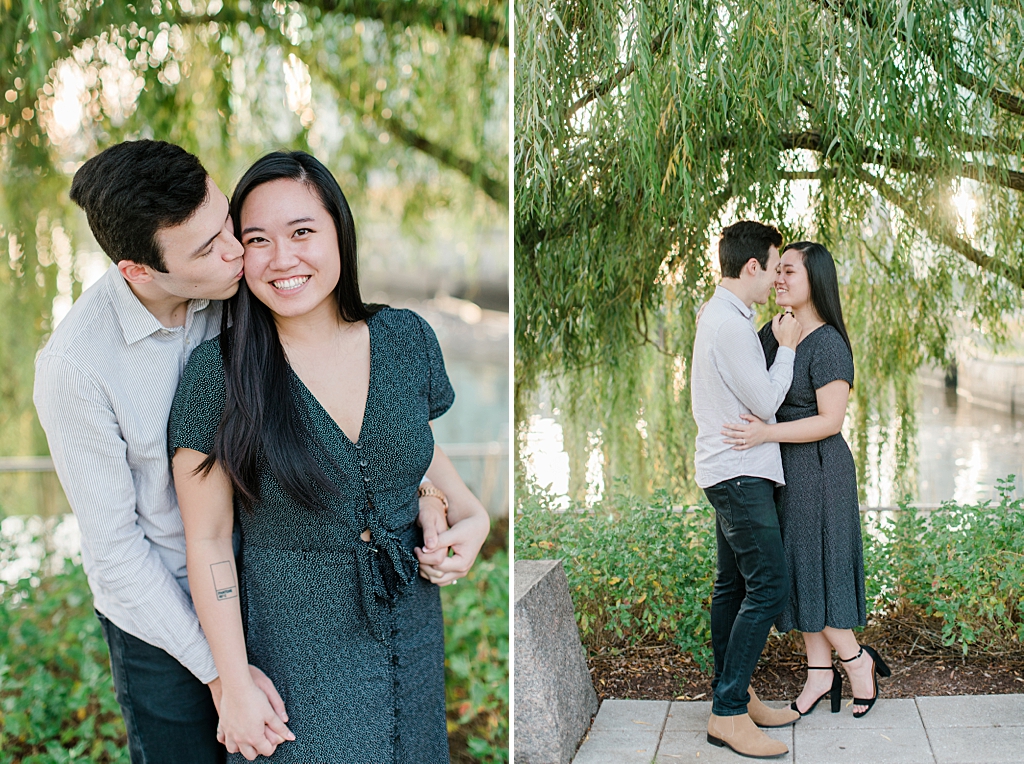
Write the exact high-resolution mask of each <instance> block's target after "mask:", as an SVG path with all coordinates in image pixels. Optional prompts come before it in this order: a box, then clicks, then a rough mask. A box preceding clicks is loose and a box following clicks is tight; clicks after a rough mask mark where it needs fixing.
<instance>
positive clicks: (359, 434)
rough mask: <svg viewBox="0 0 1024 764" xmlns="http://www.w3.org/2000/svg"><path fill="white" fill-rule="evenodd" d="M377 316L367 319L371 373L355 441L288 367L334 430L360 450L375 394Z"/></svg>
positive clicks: (368, 376) (289, 368) (289, 366)
mask: <svg viewBox="0 0 1024 764" xmlns="http://www.w3.org/2000/svg"><path fill="white" fill-rule="evenodd" d="M376 315H377V314H376V313H375V314H373V315H372V316H370V317H369V318H367V319H366V330H367V339H368V341H369V343H370V373H369V374H368V375H367V380H366V401H365V402H364V403H363V415H362V418H361V419H360V420H359V430H358V431H357V432H356V437H355V439H354V440H353V439H352V438H351V437H349V434H348V433H347V432H345V430H344V428H342V426H341V425H340V424H338V422H337V421H336V420H335V418H334V417H333V416H331V412H330V411H328V410H327V409H326V408H325V407H324V405H323V404H322V403H321V402H320V399H319V398H317V397H316V396H315V395H313V391H312V390H310V389H309V388H308V387H306V383H305V382H303V381H302V377H300V376H299V375H298V374H296V373H295V369H293V368H292V367H291V364H289V365H288V371H290V372H291V374H292V376H293V377H295V379H296V381H297V382H298V383H299V384H300V385H301V386H302V389H303V390H304V391H305V392H306V395H307V396H308V397H309V398H310V400H312V401H313V403H315V404H316V407H317V408H318V409H320V411H321V412H322V413H323V415H324V417H325V418H326V419H327V421H328V422H330V423H331V424H332V425H334V429H335V430H337V431H338V433H339V434H340V435H341V437H342V438H344V439H345V442H346V443H351V444H352V445H354V446H356V447H358V448H361V446H360V445H359V441H360V439H361V438H362V437H363V431H364V430H365V429H366V423H367V422H368V421H369V417H368V416H367V412H368V411H369V410H370V395H372V394H373V372H374V370H375V368H376V364H374V362H373V323H372V322H373V319H374V318H375V317H376Z"/></svg>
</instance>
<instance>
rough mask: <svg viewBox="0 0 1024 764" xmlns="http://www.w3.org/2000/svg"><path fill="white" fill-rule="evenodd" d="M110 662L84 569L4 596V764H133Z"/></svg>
mask: <svg viewBox="0 0 1024 764" xmlns="http://www.w3.org/2000/svg"><path fill="white" fill-rule="evenodd" d="M34 583H37V584H38V585H34ZM107 656H108V653H107V645H106V642H104V641H103V634H102V632H101V630H100V623H99V621H98V620H97V619H96V616H95V614H94V613H93V610H92V594H91V593H90V591H89V585H88V583H87V582H86V579H85V572H84V571H83V570H82V567H81V566H80V565H76V564H73V563H72V562H71V561H69V560H65V561H64V564H63V567H62V569H61V570H60V571H59V572H58V573H56V574H55V575H49V576H45V577H43V578H42V579H41V580H39V581H37V582H33V581H32V579H30V578H23V579H21V580H20V581H18V582H17V583H16V584H15V585H13V586H9V587H7V588H6V589H5V590H4V591H3V595H2V601H0V764H9V763H10V762H15V761H19V760H20V761H21V762H22V764H76V763H77V762H82V763H83V764H84V762H112V763H113V762H116V763H118V764H121V763H122V762H123V764H127V762H128V751H127V749H126V748H124V744H125V731H124V722H123V721H122V720H121V710H120V708H119V707H118V705H117V701H116V700H115V699H114V688H113V681H112V679H111V676H110V665H109V659H108V657H107Z"/></svg>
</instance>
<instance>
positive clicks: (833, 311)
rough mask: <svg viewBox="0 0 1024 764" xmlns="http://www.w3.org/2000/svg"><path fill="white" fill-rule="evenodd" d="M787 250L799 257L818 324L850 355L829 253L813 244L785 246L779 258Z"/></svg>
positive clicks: (834, 263)
mask: <svg viewBox="0 0 1024 764" xmlns="http://www.w3.org/2000/svg"><path fill="white" fill-rule="evenodd" d="M790 249H795V250H796V251H797V252H799V253H800V254H801V255H803V258H804V268H806V269H807V283H808V284H809V285H810V289H811V304H812V305H814V309H815V310H816V311H817V312H818V315H819V316H821V319H822V321H824V322H825V323H826V324H828V325H829V326H831V327H833V328H834V329H835V330H836V331H838V332H839V334H841V335H842V337H843V342H845V343H846V347H848V348H849V349H850V355H853V345H851V344H850V335H848V334H847V333H846V323H845V322H844V321H843V305H842V303H841V302H840V301H839V276H838V275H837V274H836V261H835V260H834V259H833V258H832V253H831V252H829V251H828V250H827V249H825V246H824V245H823V244H818V243H817V242H814V241H798V242H794V243H793V244H787V245H786V247H785V249H783V254H785V253H786V251H788V250H790Z"/></svg>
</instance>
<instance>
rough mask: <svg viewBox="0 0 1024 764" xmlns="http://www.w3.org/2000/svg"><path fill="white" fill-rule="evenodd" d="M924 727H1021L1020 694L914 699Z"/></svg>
mask: <svg viewBox="0 0 1024 764" xmlns="http://www.w3.org/2000/svg"><path fill="white" fill-rule="evenodd" d="M917 707H918V708H919V709H921V718H922V719H924V726H925V727H931V726H932V725H933V724H934V725H936V726H942V727H1024V695H953V696H950V697H947V698H918V699H917Z"/></svg>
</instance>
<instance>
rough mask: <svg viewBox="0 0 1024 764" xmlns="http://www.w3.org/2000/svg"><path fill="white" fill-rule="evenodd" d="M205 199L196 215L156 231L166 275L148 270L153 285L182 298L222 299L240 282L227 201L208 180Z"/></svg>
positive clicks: (239, 251) (239, 255)
mask: <svg viewBox="0 0 1024 764" xmlns="http://www.w3.org/2000/svg"><path fill="white" fill-rule="evenodd" d="M206 187H207V199H206V201H205V202H204V203H203V205H202V206H201V207H200V208H199V209H198V210H196V213H195V214H194V215H193V216H192V217H191V218H189V219H188V220H186V221H185V222H184V223H180V224H179V225H176V226H171V227H170V228H161V229H160V230H159V231H157V232H156V242H157V246H159V247H160V252H161V253H162V254H163V257H164V265H165V267H166V268H167V273H160V272H159V271H155V270H152V269H149V273H150V275H151V276H152V279H153V283H154V284H156V285H157V286H159V287H160V288H161V289H163V290H164V291H165V292H167V293H168V294H170V295H174V296H175V297H182V298H186V299H190V300H192V299H208V300H226V299H227V298H228V297H231V296H232V295H233V294H234V293H235V292H237V291H238V283H239V282H240V281H241V279H242V245H241V244H239V243H238V240H237V239H236V238H235V233H234V227H233V225H232V223H231V217H230V216H229V215H228V200H227V197H226V196H224V194H222V193H221V191H220V189H219V188H217V184H216V183H214V182H213V179H212V178H209V177H208V178H207V179H206Z"/></svg>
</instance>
